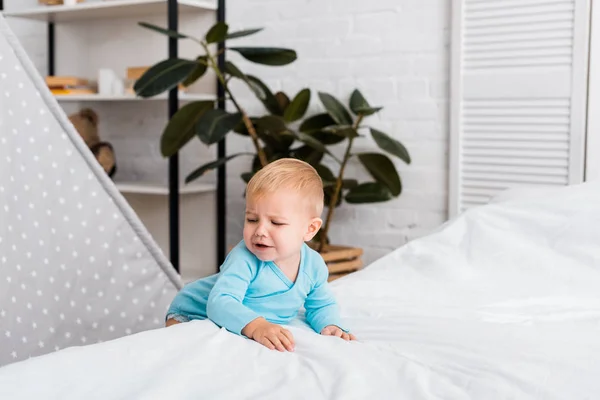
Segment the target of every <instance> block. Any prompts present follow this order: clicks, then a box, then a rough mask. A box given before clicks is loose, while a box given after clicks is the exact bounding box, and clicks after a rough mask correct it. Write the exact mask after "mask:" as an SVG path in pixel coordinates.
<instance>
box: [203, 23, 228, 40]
mask: <svg viewBox="0 0 600 400" xmlns="http://www.w3.org/2000/svg"><path fill="white" fill-rule="evenodd" d="M228 29H229V27H228V26H227V24H226V23H225V22H217V23H216V24H214V25H213V26H212V27H211V28H210V29H209V30H208V32H206V43H218V42H222V41H224V40H225V38H226V37H227V30H228Z"/></svg>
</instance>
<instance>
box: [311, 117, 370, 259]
mask: <svg viewBox="0 0 600 400" xmlns="http://www.w3.org/2000/svg"><path fill="white" fill-rule="evenodd" d="M362 119H363V115H362V114H360V115H359V116H358V118H357V119H356V122H355V123H354V126H353V128H354V129H358V127H359V125H360V123H361V121H362ZM353 142H354V138H353V137H351V138H349V139H348V146H347V147H346V152H345V153H344V158H343V159H342V165H341V166H340V172H339V174H338V177H337V181H336V182H335V190H334V192H333V195H332V196H331V200H330V201H329V207H328V210H327V218H326V219H325V223H324V224H323V227H322V228H321V230H322V232H321V240H320V242H319V247H318V248H317V250H318V251H320V252H322V251H324V250H325V248H326V245H327V233H328V232H329V225H330V224H331V219H332V218H333V212H334V211H335V205H336V204H337V202H338V199H339V198H340V192H341V191H342V185H343V183H344V171H345V170H346V164H347V163H348V160H349V159H350V150H351V149H352V143H353Z"/></svg>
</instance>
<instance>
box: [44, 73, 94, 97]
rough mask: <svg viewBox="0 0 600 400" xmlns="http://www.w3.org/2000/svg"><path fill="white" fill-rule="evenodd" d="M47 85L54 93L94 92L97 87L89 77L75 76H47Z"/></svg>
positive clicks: (77, 93) (76, 93)
mask: <svg viewBox="0 0 600 400" xmlns="http://www.w3.org/2000/svg"><path fill="white" fill-rule="evenodd" d="M46 85H48V88H49V89H50V91H51V92H52V94H54V95H61V96H65V95H81V94H94V93H96V89H95V88H94V87H93V86H92V85H91V84H90V82H89V81H88V80H87V79H83V78H77V77H74V76H47V77H46Z"/></svg>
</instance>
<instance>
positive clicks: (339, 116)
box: [319, 92, 352, 125]
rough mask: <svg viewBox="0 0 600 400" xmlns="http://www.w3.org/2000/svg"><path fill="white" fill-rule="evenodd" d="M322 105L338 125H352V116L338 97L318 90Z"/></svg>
mask: <svg viewBox="0 0 600 400" xmlns="http://www.w3.org/2000/svg"><path fill="white" fill-rule="evenodd" d="M319 98H320V99H321V102H322V103H323V106H324V107H325V109H326V110H327V112H328V113H329V115H331V118H333V120H334V121H335V122H336V123H337V124H339V125H352V117H351V116H350V113H349V112H348V110H346V107H344V105H343V104H342V103H340V101H339V100H338V99H336V98H335V97H333V96H332V95H330V94H328V93H323V92H319Z"/></svg>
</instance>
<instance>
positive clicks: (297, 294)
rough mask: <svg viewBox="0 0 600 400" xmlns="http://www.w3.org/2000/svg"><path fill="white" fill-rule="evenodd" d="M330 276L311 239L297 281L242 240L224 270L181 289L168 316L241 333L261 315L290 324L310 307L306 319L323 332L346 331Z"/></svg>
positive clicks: (225, 263) (270, 319) (231, 254)
mask: <svg viewBox="0 0 600 400" xmlns="http://www.w3.org/2000/svg"><path fill="white" fill-rule="evenodd" d="M327 276H328V270H327V266H326V265H325V262H324V261H323V258H321V256H320V255H319V253H317V252H316V251H314V250H312V249H311V248H310V247H308V246H307V245H306V243H305V244H303V245H302V250H301V254H300V269H299V271H298V276H297V278H296V282H292V281H290V279H289V278H288V277H286V276H285V274H284V273H283V272H282V271H281V270H280V269H279V267H277V265H275V263H274V262H272V261H261V260H260V259H258V258H257V257H256V256H255V255H254V254H252V253H251V252H250V250H248V248H247V247H246V245H245V244H244V241H243V240H242V241H241V242H240V243H239V244H238V245H237V246H236V247H235V248H234V249H233V250H232V251H231V252H230V253H229V254H228V255H227V258H226V259H225V262H224V263H223V265H222V266H221V269H220V272H219V273H218V274H215V275H211V276H209V277H206V278H203V279H199V280H197V281H195V282H192V283H189V284H187V285H186V286H185V287H183V288H182V289H181V290H180V291H179V293H178V294H177V296H175V298H174V299H173V302H172V303H171V306H170V307H169V310H168V311H167V318H171V317H174V318H175V319H178V320H181V319H180V318H181V317H182V318H183V320H184V321H185V320H192V319H206V318H208V319H210V320H211V321H213V322H214V323H215V324H217V325H219V326H221V327H225V328H226V329H227V330H229V331H231V332H233V333H237V334H238V335H240V334H241V331H242V329H243V328H244V327H245V326H246V325H247V324H248V323H249V322H251V321H252V320H254V319H256V318H258V317H261V316H262V317H264V318H265V319H266V320H267V321H269V322H271V323H274V324H285V323H288V322H290V321H291V320H292V319H293V318H295V317H296V315H297V314H298V311H299V309H300V308H301V307H302V306H304V308H305V309H306V321H307V322H308V323H309V325H310V326H311V327H312V328H313V329H314V330H315V331H316V332H317V333H320V332H321V330H322V329H323V328H324V327H326V326H328V325H336V326H338V327H340V328H341V329H342V330H344V331H346V329H344V328H343V327H342V325H341V321H340V316H339V312H338V306H337V303H336V301H335V298H334V297H333V294H332V293H331V291H330V289H329V287H328V285H327Z"/></svg>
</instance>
